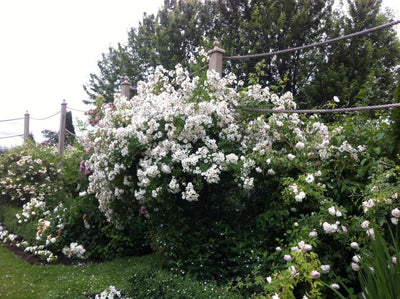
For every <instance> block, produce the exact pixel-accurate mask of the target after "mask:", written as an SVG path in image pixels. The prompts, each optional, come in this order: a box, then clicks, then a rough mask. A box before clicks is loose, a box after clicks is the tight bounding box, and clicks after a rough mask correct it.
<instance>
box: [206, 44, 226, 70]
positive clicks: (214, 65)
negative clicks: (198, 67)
mask: <svg viewBox="0 0 400 299" xmlns="http://www.w3.org/2000/svg"><path fill="white" fill-rule="evenodd" d="M218 46H219V42H218V41H215V42H214V48H213V49H212V50H210V51H208V55H209V56H210V59H209V61H208V69H209V70H214V71H216V72H217V73H218V74H219V76H220V77H221V78H222V59H223V56H224V54H225V50H223V49H221V48H219V47H218Z"/></svg>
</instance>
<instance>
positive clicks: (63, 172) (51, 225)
mask: <svg viewBox="0 0 400 299" xmlns="http://www.w3.org/2000/svg"><path fill="white" fill-rule="evenodd" d="M86 157H87V153H86V149H85V148H84V147H83V146H82V145H79V144H77V143H76V144H75V145H74V146H73V147H71V146H70V147H68V148H67V149H66V150H65V153H64V156H63V157H62V158H61V157H60V156H59V154H58V153H57V151H56V150H55V148H54V147H49V146H42V145H35V144H33V143H27V144H24V145H23V146H21V147H17V148H14V149H12V150H10V151H8V152H7V153H6V154H4V155H3V156H2V157H1V159H2V164H1V165H2V175H1V182H2V186H1V188H2V192H3V194H2V196H1V206H2V209H1V210H0V219H1V221H2V222H3V223H4V225H5V226H6V228H7V229H8V230H9V231H12V232H13V233H15V234H17V235H18V236H19V237H20V238H22V239H23V240H24V241H26V242H27V243H25V242H24V243H23V244H25V247H26V246H28V245H29V246H44V247H45V248H46V250H50V251H52V252H54V253H57V254H61V255H62V252H63V251H64V252H67V253H68V255H71V252H74V250H72V251H71V244H72V247H73V248H75V249H76V253H77V254H79V255H80V256H81V253H82V252H84V253H85V257H87V258H93V259H102V260H104V259H112V258H114V257H116V256H123V255H138V254H143V253H147V252H149V245H148V242H147V243H144V242H143V240H147V238H145V234H146V233H147V228H146V225H145V221H146V220H145V219H136V220H137V221H136V222H135V223H133V222H131V223H130V226H127V227H126V228H125V229H124V230H119V229H117V228H115V226H113V225H111V224H110V223H109V222H108V221H107V220H106V218H105V216H104V214H103V213H101V212H100V211H99V209H98V201H97V199H96V198H95V197H94V196H93V195H86V192H85V191H84V190H86V189H87V185H88V181H87V173H85V170H84V169H82V163H81V162H82V161H84V160H85V158H86ZM16 182H18V183H16ZM40 182H43V184H42V185H40V184H39V183H40ZM10 184H11V185H10ZM24 190H30V191H29V192H28V193H24ZM56 190H57V192H55V191H56ZM29 196H30V197H29ZM21 205H22V209H21ZM143 218H144V217H143ZM139 240H140V241H139ZM26 244H28V245H26Z"/></svg>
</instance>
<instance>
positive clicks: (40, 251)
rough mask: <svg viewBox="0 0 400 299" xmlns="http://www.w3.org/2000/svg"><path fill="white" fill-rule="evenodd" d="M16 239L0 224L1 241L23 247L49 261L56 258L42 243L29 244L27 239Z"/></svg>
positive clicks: (16, 237) (15, 236)
mask: <svg viewBox="0 0 400 299" xmlns="http://www.w3.org/2000/svg"><path fill="white" fill-rule="evenodd" d="M18 239H19V238H18V236H17V235H15V234H12V233H10V232H9V231H8V230H6V229H4V227H3V226H2V225H1V224H0V240H2V241H3V243H9V244H11V245H14V246H16V247H18V248H21V249H24V251H25V252H30V253H32V254H34V255H37V256H39V257H40V258H41V259H44V260H46V261H47V262H49V263H50V262H54V261H56V260H57V256H56V255H54V254H53V253H52V252H51V251H50V250H47V249H45V246H44V245H36V246H29V243H28V242H27V241H19V240H18Z"/></svg>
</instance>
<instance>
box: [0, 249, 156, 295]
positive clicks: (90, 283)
mask: <svg viewBox="0 0 400 299" xmlns="http://www.w3.org/2000/svg"><path fill="white" fill-rule="evenodd" d="M144 264H146V265H154V267H156V268H158V267H159V265H158V264H157V262H156V260H155V257H153V256H151V255H150V256H144V257H134V258H120V259H115V260H113V261H108V262H103V263H89V264H82V265H76V266H66V265H58V264H57V265H30V264H29V263H27V262H26V261H24V260H21V259H20V258H18V257H16V256H15V255H14V254H12V253H11V252H9V251H8V250H7V249H6V248H5V247H4V246H3V245H0V298H87V296H89V295H94V294H98V293H101V292H102V291H103V290H104V289H106V288H107V287H108V286H110V285H114V286H115V287H116V288H117V289H119V290H122V289H126V288H127V287H128V283H129V282H128V281H129V278H130V277H131V276H132V274H133V272H134V269H135V268H137V267H141V266H142V265H144Z"/></svg>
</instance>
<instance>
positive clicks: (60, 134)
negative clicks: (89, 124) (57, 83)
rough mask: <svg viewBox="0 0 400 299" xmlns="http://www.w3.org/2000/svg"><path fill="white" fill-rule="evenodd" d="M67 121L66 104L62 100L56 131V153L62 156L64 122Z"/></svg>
mask: <svg viewBox="0 0 400 299" xmlns="http://www.w3.org/2000/svg"><path fill="white" fill-rule="evenodd" d="M66 119H67V103H65V100H63V102H62V104H61V116H60V130H59V131H58V153H59V154H60V156H62V155H64V142H65V121H66Z"/></svg>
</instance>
